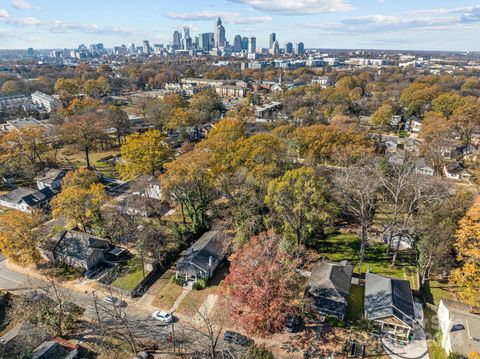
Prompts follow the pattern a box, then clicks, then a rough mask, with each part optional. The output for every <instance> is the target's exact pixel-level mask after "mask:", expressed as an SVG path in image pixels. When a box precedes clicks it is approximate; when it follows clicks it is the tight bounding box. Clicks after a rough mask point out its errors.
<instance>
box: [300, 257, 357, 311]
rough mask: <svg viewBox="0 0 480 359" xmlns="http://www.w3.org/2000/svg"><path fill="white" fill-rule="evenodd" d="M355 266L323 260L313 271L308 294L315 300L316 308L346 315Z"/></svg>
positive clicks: (344, 262)
mask: <svg viewBox="0 0 480 359" xmlns="http://www.w3.org/2000/svg"><path fill="white" fill-rule="evenodd" d="M352 274H353V266H352V265H351V264H350V263H348V262H347V261H342V262H340V263H335V262H330V261H326V260H323V261H321V262H318V263H317V264H316V265H315V267H314V268H313V270H312V274H311V276H310V280H309V283H308V289H307V292H308V293H309V294H310V295H311V296H312V297H313V298H314V303H315V307H317V308H319V309H325V310H327V311H329V312H334V313H338V314H345V313H346V311H347V306H348V298H349V296H350V287H351V282H352Z"/></svg>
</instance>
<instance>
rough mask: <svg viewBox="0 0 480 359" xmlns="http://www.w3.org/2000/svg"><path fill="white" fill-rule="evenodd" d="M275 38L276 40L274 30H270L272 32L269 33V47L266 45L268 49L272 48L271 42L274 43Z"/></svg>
mask: <svg viewBox="0 0 480 359" xmlns="http://www.w3.org/2000/svg"><path fill="white" fill-rule="evenodd" d="M276 40H277V34H275V33H274V32H272V33H271V34H270V45H269V47H268V48H269V49H271V48H272V46H273V43H274V42H275V41H276Z"/></svg>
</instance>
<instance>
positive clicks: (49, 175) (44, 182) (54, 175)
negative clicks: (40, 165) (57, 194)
mask: <svg viewBox="0 0 480 359" xmlns="http://www.w3.org/2000/svg"><path fill="white" fill-rule="evenodd" d="M66 174H67V171H66V170H61V169H58V168H47V169H45V170H43V171H42V172H41V173H39V175H38V176H37V177H35V181H36V182H37V187H38V189H39V190H42V189H44V188H50V189H52V190H55V191H56V190H59V189H60V187H61V186H62V180H63V177H65V175H66Z"/></svg>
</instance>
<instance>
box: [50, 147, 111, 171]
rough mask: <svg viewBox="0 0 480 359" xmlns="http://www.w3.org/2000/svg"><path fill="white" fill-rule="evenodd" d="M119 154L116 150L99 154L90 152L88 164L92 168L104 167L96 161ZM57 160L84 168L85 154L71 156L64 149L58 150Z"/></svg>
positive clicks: (77, 153)
mask: <svg viewBox="0 0 480 359" xmlns="http://www.w3.org/2000/svg"><path fill="white" fill-rule="evenodd" d="M119 153H120V150H119V149H118V148H116V149H112V150H107V151H99V152H90V154H89V157H90V163H91V164H92V166H99V167H102V166H103V167H105V164H104V163H99V162H98V161H99V160H100V159H102V158H104V157H107V156H115V155H118V154H119ZM58 159H59V160H60V161H62V160H63V161H65V162H68V163H75V164H77V165H81V166H85V165H86V161H85V153H84V152H76V153H73V154H70V153H69V152H68V151H66V150H65V149H62V150H60V152H59V154H58Z"/></svg>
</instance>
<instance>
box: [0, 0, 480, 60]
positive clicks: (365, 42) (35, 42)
mask: <svg viewBox="0 0 480 359" xmlns="http://www.w3.org/2000/svg"><path fill="white" fill-rule="evenodd" d="M216 16H221V17H222V19H223V20H224V25H225V27H226V32H227V39H228V40H229V41H230V42H233V37H234V36H235V35H236V34H241V35H243V36H252V35H254V36H256V37H257V44H258V45H259V46H267V44H268V35H269V33H270V32H276V33H277V39H278V40H279V42H280V44H281V46H283V44H284V43H285V41H292V42H297V41H303V42H304V43H305V45H306V47H307V48H308V47H323V48H380V49H419V50H421V49H424V50H460V51H464V50H473V51H478V50H480V41H479V40H478V38H479V36H480V0H476V1H469V0H423V1H421V0H420V1H419V0H416V1H415V0H135V1H131V0H80V1H70V0H0V48H2V49H5V48H26V47H34V48H63V47H69V48H72V47H76V46H78V45H79V44H82V43H85V44H87V45H88V44H90V43H93V42H103V43H104V44H105V45H106V46H108V47H112V46H114V45H120V44H128V43H130V42H134V43H137V44H140V43H141V41H142V40H144V39H148V40H150V42H151V43H163V44H168V43H169V42H170V41H171V34H172V32H173V31H174V30H175V29H179V28H181V27H182V26H184V25H188V26H190V27H191V28H192V33H193V34H196V33H198V32H206V31H212V30H213V25H214V20H215V18H216Z"/></svg>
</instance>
